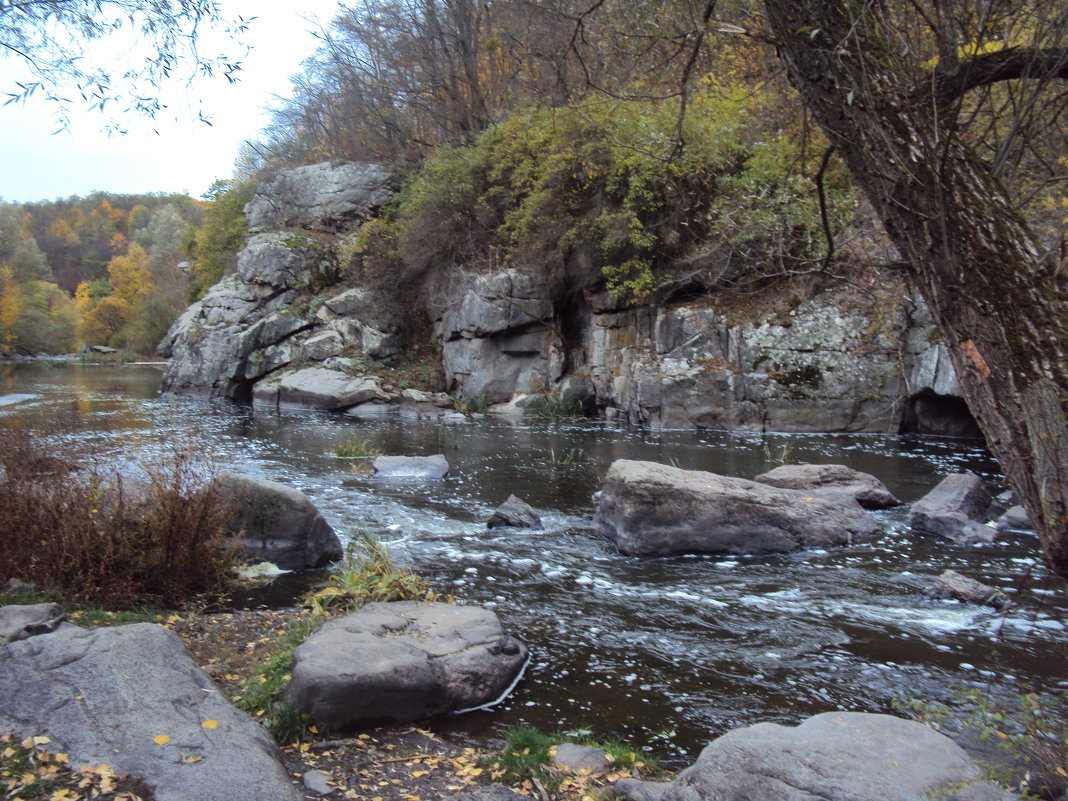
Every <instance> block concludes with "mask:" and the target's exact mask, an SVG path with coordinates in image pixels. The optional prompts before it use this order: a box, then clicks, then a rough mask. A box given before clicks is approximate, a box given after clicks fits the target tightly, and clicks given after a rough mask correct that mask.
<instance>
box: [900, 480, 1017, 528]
mask: <svg viewBox="0 0 1068 801" xmlns="http://www.w3.org/2000/svg"><path fill="white" fill-rule="evenodd" d="M992 500H993V498H991V496H990V493H989V492H988V491H987V489H986V487H984V486H983V482H982V480H981V479H980V478H979V477H978V476H976V475H972V474H971V473H951V474H950V475H948V476H946V477H945V478H944V479H942V481H941V482H940V483H939V484H938V486H937V487H935V488H934V489H933V490H931V491H930V492H928V493H927V494H926V495H924V496H923V497H922V498H920V500H918V501H916V503H914V504H913V505H912V510H911V511H910V512H909V526H910V527H911V529H912V530H913V531H914V532H915V533H917V534H924V535H930V536H935V537H941V538H942V539H946V540H950V541H951V542H956V543H959V544H961V545H972V544H974V543H977V542H992V541H993V540H994V539H995V538H996V537H997V533H998V532H997V529H996V528H994V527H992V526H987V525H984V524H983V522H982V521H983V519H984V518H985V515H986V511H987V509H989V508H990V504H991V501H992Z"/></svg>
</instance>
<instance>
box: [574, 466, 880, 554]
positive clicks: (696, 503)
mask: <svg viewBox="0 0 1068 801" xmlns="http://www.w3.org/2000/svg"><path fill="white" fill-rule="evenodd" d="M593 525H594V528H596V529H597V530H598V531H600V532H601V533H602V534H604V535H605V536H606V537H608V538H609V539H610V540H612V541H613V542H614V543H615V544H616V546H617V547H618V548H619V550H620V551H622V552H623V553H625V554H633V555H639V556H656V555H670V554H681V553H733V554H746V553H782V552H788V551H796V550H799V549H802V548H815V547H824V546H831V545H849V544H852V543H853V542H857V541H860V540H866V539H871V538H873V537H875V536H877V535H878V534H879V533H880V529H879V526H878V524H877V523H876V522H875V520H873V519H872V518H871V517H870V516H869V515H868V514H867V513H866V512H865V511H864V510H863V509H862V508H861V507H860V506H859V505H858V504H857V503H856V502H855V501H853V500H852V499H851V498H848V497H846V496H844V495H837V496H830V497H825V496H820V495H817V494H815V493H806V492H800V491H797V490H786V489H778V488H776V487H769V486H767V485H765V484H758V483H757V482H755V481H748V480H746V479H743V478H729V477H726V476H720V475H716V474H714V473H705V472H702V471H700V470H681V469H679V468H677V467H670V466H668V465H663V464H656V463H654V462H635V461H628V460H625V459H620V460H618V461H616V462H614V463H613V464H612V466H611V467H610V468H609V470H608V475H607V477H606V478H605V484H604V489H602V490H601V492H600V494H599V501H598V506H597V512H596V514H595V515H594V518H593Z"/></svg>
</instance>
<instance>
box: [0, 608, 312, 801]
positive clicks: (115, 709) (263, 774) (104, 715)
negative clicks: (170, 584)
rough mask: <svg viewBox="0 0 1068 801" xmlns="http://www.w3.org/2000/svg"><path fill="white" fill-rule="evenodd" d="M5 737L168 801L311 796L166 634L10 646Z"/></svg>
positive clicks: (2, 652)
mask: <svg viewBox="0 0 1068 801" xmlns="http://www.w3.org/2000/svg"><path fill="white" fill-rule="evenodd" d="M0 730H4V731H10V732H15V733H17V734H18V735H19V736H20V737H26V736H36V735H45V736H48V737H50V738H51V740H52V743H53V750H55V751H62V752H65V753H67V754H68V755H69V756H70V760H71V762H72V763H73V764H74V765H78V766H83V765H99V764H102V763H103V764H107V765H110V766H111V768H112V769H113V770H115V771H116V772H121V773H128V774H130V775H132V776H137V777H140V778H142V779H144V780H145V782H146V783H147V784H149V785H150V786H151V787H152V788H153V790H154V793H155V797H156V799H157V801H190V799H196V801H264V799H271V800H272V801H297V799H298V798H300V796H299V795H298V794H297V792H296V791H295V789H294V788H293V785H292V784H291V783H290V781H289V777H288V776H287V775H286V772H285V769H284V768H283V766H282V764H281V761H280V759H279V754H278V749H277V748H276V747H275V744H274V741H273V740H272V739H271V736H270V734H268V733H267V730H266V729H264V728H263V727H262V726H260V725H259V724H257V723H256V722H255V721H253V720H252V718H250V717H249V716H248V715H246V714H245V713H243V712H239V711H238V710H237V709H235V708H234V707H233V706H232V705H231V704H230V702H229V701H227V700H226V697H225V696H224V695H223V694H222V693H221V692H219V689H218V688H217V687H216V686H215V685H214V684H212V682H211V679H209V678H208V675H207V674H206V673H205V672H204V671H203V670H201V669H200V668H198V667H197V666H196V665H195V664H194V663H193V660H192V658H191V657H190V656H189V652H188V651H187V650H186V648H185V646H184V645H183V644H182V641H181V640H180V639H179V638H178V636H177V635H176V634H174V633H173V632H171V631H168V630H167V629H165V628H163V627H162V626H156V625H152V624H148V623H138V624H135V625H131V626H117V627H114V628H100V629H95V630H92V631H90V630H87V629H82V628H79V627H78V626H66V627H64V628H62V629H60V630H58V631H55V632H53V633H51V634H43V635H40V636H37V637H31V638H30V639H27V640H23V641H21V642H15V643H10V644H8V645H5V646H3V647H0Z"/></svg>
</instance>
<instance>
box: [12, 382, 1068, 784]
mask: <svg viewBox="0 0 1068 801" xmlns="http://www.w3.org/2000/svg"><path fill="white" fill-rule="evenodd" d="M159 378H160V372H159V370H158V368H155V367H151V366H141V367H134V366H129V367H122V368H110V367H83V366H78V365H73V364H72V365H70V366H67V367H66V368H64V369H56V368H50V367H48V366H46V365H45V364H40V363H21V364H14V365H4V366H0V424H2V425H11V424H15V423H16V422H18V423H20V424H29V425H32V426H35V427H38V428H40V429H41V430H42V431H43V432H44V436H45V437H46V438H49V439H50V442H51V445H52V446H53V447H54V448H56V449H58V450H62V451H67V452H73V453H75V454H78V453H89V452H93V453H96V454H99V455H104V456H106V457H108V458H111V459H113V460H114V461H116V462H117V463H119V464H121V465H125V466H126V467H127V468H129V469H132V467H131V466H132V465H133V464H134V463H135V462H136V461H137V459H138V458H141V457H142V456H145V455H148V456H149V457H151V455H152V454H153V453H155V452H157V451H158V449H159V448H160V447H161V442H163V441H165V440H166V439H167V438H168V437H172V436H184V437H190V436H192V437H195V438H196V440H197V442H198V443H200V444H201V445H202V447H203V448H204V449H205V451H206V452H208V453H211V454H212V455H213V456H214V458H215V459H216V460H217V461H218V463H219V464H220V466H222V467H223V468H225V469H232V470H236V471H241V472H245V473H248V474H252V475H256V476H261V477H264V478H269V479H272V480H275V481H280V482H283V483H286V484H289V485H291V486H294V487H297V488H299V489H301V490H303V491H304V492H305V493H307V494H308V495H309V496H310V497H311V498H312V500H313V501H314V502H315V503H316V504H317V505H318V506H319V508H320V509H321V510H322V512H323V514H324V516H325V517H326V518H327V520H328V521H329V522H330V523H331V524H332V525H333V526H334V528H335V529H336V530H337V531H338V532H339V533H340V534H341V535H342V537H343V538H344V537H345V535H346V534H348V533H350V532H352V531H353V530H355V529H356V528H358V527H367V528H371V529H373V530H375V531H378V532H381V533H382V535H383V537H384V538H385V539H386V540H388V541H390V542H391V543H392V547H393V550H394V553H395V554H396V556H397V557H398V560H399V561H402V562H405V563H408V564H410V565H411V566H412V567H414V568H415V569H416V570H417V571H418V572H420V573H422V574H424V575H425V576H427V577H428V578H429V579H430V580H431V582H432V583H433V585H434V587H435V589H437V590H438V591H439V592H443V593H446V594H449V593H451V594H453V595H454V596H455V598H456V599H457V600H458V601H461V602H469V603H477V604H482V605H484V606H488V607H491V608H493V609H494V610H495V611H496V612H497V613H498V614H499V615H500V617H501V618H502V619H503V621H504V622H505V624H506V626H507V627H508V629H509V630H510V631H512V632H513V633H514V634H515V635H517V636H518V637H519V638H520V639H522V640H523V641H524V642H525V643H526V644H527V645H528V646H529V647H530V649H531V652H532V660H531V663H530V665H529V667H528V670H527V673H526V675H525V677H524V679H523V681H522V682H521V683H520V685H519V686H518V687H517V689H516V691H515V692H514V693H513V694H512V695H511V696H510V697H509V698H508V699H507V701H506V702H504V703H503V704H501V705H499V706H498V707H496V708H495V709H493V710H492V711H486V712H476V713H470V714H467V715H463V716H458V717H455V718H451V719H448V720H445V721H442V722H440V725H436V726H435V728H437V729H440V730H445V731H448V732H451V733H452V734H454V735H455V736H458V737H461V738H464V739H467V740H470V741H473V742H482V741H485V740H487V739H494V738H496V737H499V735H500V732H501V730H502V729H503V728H506V727H508V726H512V725H516V724H529V725H533V726H537V727H539V728H542V729H544V730H589V731H592V732H594V733H595V734H612V735H615V736H617V737H620V738H622V739H627V740H631V741H633V742H635V743H636V744H637V745H639V746H640V747H643V748H645V749H647V750H649V751H651V752H652V753H654V754H655V755H657V756H658V757H660V758H661V759H662V760H663V761H665V762H666V763H667V764H669V765H676V766H678V765H682V764H688V763H689V762H691V761H692V760H693V758H694V757H695V756H696V754H697V752H698V751H699V750H700V748H701V747H702V745H703V744H704V743H705V742H707V741H708V740H709V739H710V738H712V737H714V736H716V735H718V734H721V733H723V732H724V731H726V730H728V729H731V728H735V727H737V726H740V725H746V724H749V723H754V722H757V721H762V720H770V721H777V722H783V723H795V722H797V721H799V720H801V719H802V718H804V717H806V716H808V715H810V714H814V713H817V712H823V711H829V710H835V709H847V710H864V711H889V710H890V704H891V701H892V699H894V698H907V697H910V696H918V697H923V698H928V699H931V700H935V701H945V700H948V699H950V698H951V697H952V691H953V688H954V687H956V686H979V687H982V688H983V689H984V691H985V692H988V693H992V694H995V695H998V694H1006V693H1010V692H1011V691H1013V690H1018V689H1019V688H1021V687H1024V686H1027V685H1028V684H1030V683H1036V684H1041V685H1044V686H1047V687H1048V686H1052V685H1053V684H1055V683H1056V682H1061V683H1062V686H1065V685H1064V680H1065V678H1066V675H1065V665H1066V663H1068V662H1066V652H1068V630H1066V626H1065V620H1066V619H1068V615H1066V614H1065V613H1066V611H1068V603H1066V601H1065V594H1064V591H1063V582H1061V581H1059V580H1053V579H1050V578H1049V577H1048V575H1047V574H1046V572H1045V571H1044V569H1043V568H1041V567H1035V565H1036V562H1037V560H1038V545H1037V540H1036V538H1035V537H1034V536H1033V535H1024V534H1020V535H1012V536H1010V537H1008V538H1007V539H1006V540H1004V541H1002V542H998V543H996V544H992V545H985V546H978V547H960V546H953V545H949V544H944V543H940V542H935V541H931V540H928V539H923V538H918V537H914V536H912V535H910V534H909V533H908V531H907V529H906V528H905V525H904V518H905V513H906V507H901V508H898V509H893V510H889V511H886V512H877V513H874V514H875V516H876V517H877V519H878V520H879V521H880V522H881V524H882V526H883V528H884V529H885V531H886V533H885V536H883V537H881V538H880V539H878V540H877V541H875V542H872V543H865V544H862V545H855V546H852V547H848V548H841V549H836V550H828V551H824V550H815V551H807V552H802V553H798V554H793V555H789V556H762V557H749V558H744V557H732V558H723V557H704V556H694V557H681V558H680V557H676V558H665V559H649V558H634V557H625V556H621V555H620V554H618V553H617V552H615V551H614V550H613V549H612V547H611V546H610V545H609V544H608V543H607V542H605V541H604V540H602V539H601V538H599V537H598V536H597V535H596V534H594V533H593V532H592V531H591V530H590V529H589V528H588V525H589V519H590V515H591V514H592V512H593V504H592V503H591V501H590V496H591V494H592V493H594V492H595V491H596V490H597V489H599V488H600V484H601V481H602V480H603V477H604V474H605V472H606V470H607V468H608V466H609V465H610V464H611V462H612V461H613V460H615V459H620V458H627V459H645V460H653V461H661V462H666V463H671V464H676V465H678V466H679V467H683V468H689V469H699V470H709V471H712V472H716V473H723V474H726V475H733V476H741V477H745V478H752V477H753V476H754V475H756V474H757V473H760V472H763V471H765V470H768V469H770V468H772V467H774V466H775V465H776V464H778V463H779V462H780V461H781V460H785V461H788V462H798V463H800V462H839V463H844V464H848V465H850V466H852V467H855V468H857V469H860V470H863V471H866V472H870V473H873V474H875V475H877V476H879V477H880V478H881V479H882V480H883V481H884V482H885V483H886V484H887V486H888V487H889V488H890V490H891V491H892V492H894V493H895V494H896V495H897V496H898V497H899V498H901V499H902V500H904V501H913V500H916V499H917V498H919V497H920V496H922V495H923V494H924V493H925V492H927V491H928V490H929V489H930V488H931V487H933V486H934V485H935V484H936V483H938V481H939V480H940V479H941V477H942V476H944V475H945V474H946V473H949V472H957V471H964V470H971V471H973V472H976V473H978V474H980V475H981V476H983V477H984V478H985V479H987V480H988V481H989V483H990V485H991V487H992V488H994V489H995V490H999V489H1001V488H1002V487H1003V483H1002V481H1003V480H1002V477H1001V474H1000V472H999V469H998V466H997V463H996V462H995V461H994V460H993V459H992V458H991V456H990V455H989V453H987V451H986V450H985V449H984V448H983V447H982V446H981V445H980V444H979V443H976V442H973V441H970V440H952V439H938V438H924V437H916V436H883V435H848V436H842V435H799V434H792V435H790V434H782V435H755V434H739V433H726V432H694V431H659V430H646V429H636V428H628V427H625V426H620V425H617V424H611V423H605V422H598V421H588V420H567V421H561V422H553V421H545V420H539V419H522V420H516V421H507V420H503V419H494V418H484V419H478V420H468V421H462V422H449V423H442V422H431V421H412V420H399V419H383V420H373V421H367V420H356V419H353V418H350V417H346V416H344V415H337V414H329V413H324V412H314V411H305V410H289V411H281V412H276V411H271V412H263V411H261V410H254V409H253V408H252V407H250V406H247V405H239V404H235V403H231V402H229V401H223V400H218V399H215V400H211V399H208V398H204V397H179V398H172V397H167V398H164V397H160V396H159V395H158V393H157V386H158V383H159ZM352 435H357V436H359V437H361V438H363V439H364V440H366V441H367V442H369V443H370V444H372V445H374V446H375V447H377V448H378V449H379V450H381V451H382V452H384V453H392V454H406V455H426V454H433V453H444V454H445V456H446V458H447V459H448V462H449V464H450V465H451V468H452V472H451V475H450V477H449V478H447V479H446V480H444V481H440V482H433V483H417V484H412V483H392V484H391V483H386V482H383V481H380V480H376V479H374V478H370V477H363V476H359V475H354V474H353V473H352V472H350V463H349V462H346V461H343V460H339V459H337V458H335V457H333V456H331V455H330V453H329V451H330V450H331V449H332V448H333V447H334V446H335V445H336V444H338V443H339V442H341V441H343V440H345V439H347V438H349V437H350V436H352ZM510 493H514V494H516V495H518V496H519V497H521V498H523V499H524V500H526V501H527V502H528V503H530V504H531V505H533V506H534V507H535V509H537V510H538V512H539V513H540V514H541V516H542V519H543V521H544V523H545V529H544V530H543V531H517V530H507V529H495V530H487V529H486V527H485V520H486V519H487V518H488V517H489V515H490V514H491V512H492V510H493V509H494V508H495V507H496V506H497V505H498V504H500V503H501V502H502V501H504V499H505V498H506V497H507V496H508V495H509V494H510ZM947 568H952V569H955V570H958V571H960V572H961V573H964V574H965V575H968V576H971V577H973V578H976V579H979V580H980V581H983V582H985V583H988V584H992V585H994V586H997V587H1001V588H1003V589H1005V590H1008V591H1015V590H1016V589H1017V588H1019V587H1024V589H1023V590H1022V592H1021V595H1020V598H1019V600H1020V603H1019V604H1018V605H1017V606H1016V607H1014V608H1013V609H1012V610H1010V611H1008V612H1006V613H995V612H992V611H988V610H983V609H978V608H976V607H971V606H965V605H961V604H958V603H955V602H950V601H932V600H928V599H926V598H925V597H924V596H923V594H922V590H923V588H924V586H925V585H926V584H927V583H928V582H929V580H930V579H931V578H932V577H934V576H937V575H938V574H940V573H941V572H942V571H943V570H945V569H947ZM1032 568H1033V570H1032ZM1028 571H1031V572H1032V574H1033V575H1032V580H1031V581H1029V582H1026V583H1024V582H1023V578H1022V577H1023V576H1024V575H1025V573H1027V572H1028Z"/></svg>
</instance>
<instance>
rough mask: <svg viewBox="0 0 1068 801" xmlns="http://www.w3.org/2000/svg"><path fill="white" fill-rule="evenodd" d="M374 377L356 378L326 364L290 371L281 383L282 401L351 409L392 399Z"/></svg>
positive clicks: (279, 389)
mask: <svg viewBox="0 0 1068 801" xmlns="http://www.w3.org/2000/svg"><path fill="white" fill-rule="evenodd" d="M388 399H389V396H388V395H387V394H386V393H385V392H383V391H382V389H381V388H380V387H379V386H378V382H376V381H375V380H374V379H372V378H353V377H352V376H350V375H346V374H345V373H342V372H340V371H338V370H328V369H327V368H325V367H305V368H304V369H303V370H297V371H295V372H291V373H286V374H284V375H283V376H282V379H281V381H280V382H279V383H278V402H279V403H281V404H289V405H293V406H306V407H308V408H311V409H327V410H334V409H348V408H349V407H351V406H357V405H359V404H361V403H367V402H369V401H374V400H388Z"/></svg>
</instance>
